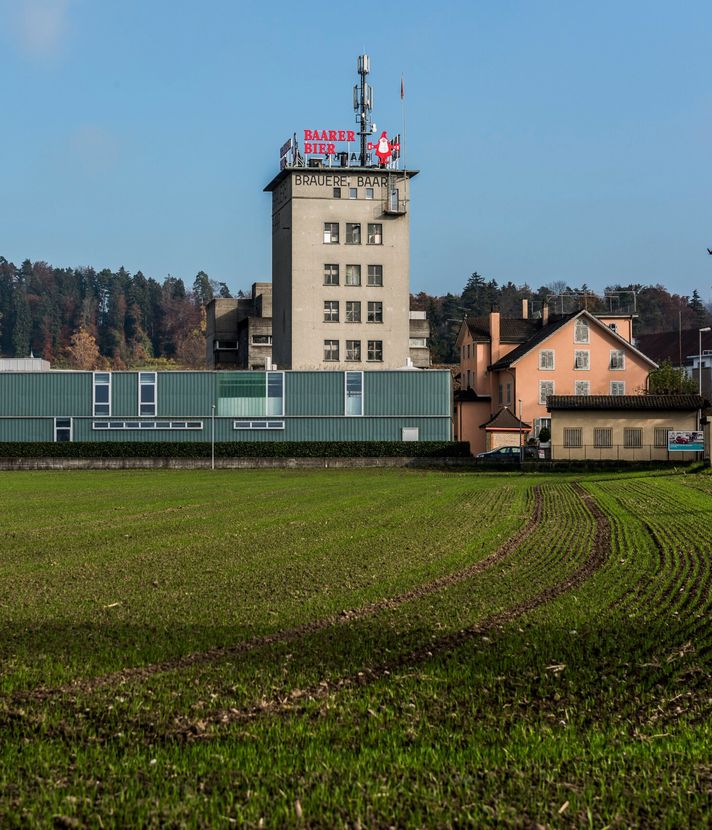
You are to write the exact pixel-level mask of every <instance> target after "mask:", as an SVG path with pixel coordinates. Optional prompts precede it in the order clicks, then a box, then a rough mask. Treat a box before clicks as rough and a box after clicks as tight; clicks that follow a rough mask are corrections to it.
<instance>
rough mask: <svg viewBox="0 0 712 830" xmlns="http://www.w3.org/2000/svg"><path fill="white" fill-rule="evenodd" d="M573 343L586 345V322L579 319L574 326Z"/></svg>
mask: <svg viewBox="0 0 712 830" xmlns="http://www.w3.org/2000/svg"><path fill="white" fill-rule="evenodd" d="M574 343H588V320H585V319H584V318H583V317H579V318H578V320H577V321H576V325H575V326H574Z"/></svg>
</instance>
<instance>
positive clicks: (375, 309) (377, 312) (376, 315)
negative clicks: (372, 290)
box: [368, 300, 383, 323]
mask: <svg viewBox="0 0 712 830" xmlns="http://www.w3.org/2000/svg"><path fill="white" fill-rule="evenodd" d="M368 322H369V323H382V322H383V303H382V302H380V300H374V301H371V300H369V303H368Z"/></svg>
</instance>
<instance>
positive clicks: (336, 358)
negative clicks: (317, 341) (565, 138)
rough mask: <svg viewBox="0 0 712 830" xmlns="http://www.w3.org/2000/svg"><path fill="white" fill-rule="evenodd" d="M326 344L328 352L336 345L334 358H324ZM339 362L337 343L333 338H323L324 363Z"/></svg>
mask: <svg viewBox="0 0 712 830" xmlns="http://www.w3.org/2000/svg"><path fill="white" fill-rule="evenodd" d="M327 343H328V344H329V352H330V353H331V350H332V349H333V348H334V344H336V357H327V356H326V347H327ZM339 360H341V355H340V349H339V341H338V340H337V339H336V338H334V337H325V338H324V363H338V362H339Z"/></svg>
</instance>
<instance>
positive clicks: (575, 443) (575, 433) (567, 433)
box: [564, 427, 582, 448]
mask: <svg viewBox="0 0 712 830" xmlns="http://www.w3.org/2000/svg"><path fill="white" fill-rule="evenodd" d="M564 446H565V447H572V448H576V447H581V446H582V443H581V427H564Z"/></svg>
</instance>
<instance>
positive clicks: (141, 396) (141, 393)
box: [138, 372, 158, 418]
mask: <svg viewBox="0 0 712 830" xmlns="http://www.w3.org/2000/svg"><path fill="white" fill-rule="evenodd" d="M157 405H158V404H157V400H156V373H155V372H139V373H138V414H139V415H152V416H153V417H154V418H155V416H156V415H158V412H157V411H156V407H157Z"/></svg>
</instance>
